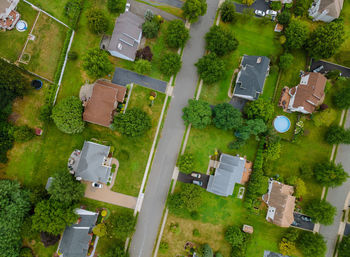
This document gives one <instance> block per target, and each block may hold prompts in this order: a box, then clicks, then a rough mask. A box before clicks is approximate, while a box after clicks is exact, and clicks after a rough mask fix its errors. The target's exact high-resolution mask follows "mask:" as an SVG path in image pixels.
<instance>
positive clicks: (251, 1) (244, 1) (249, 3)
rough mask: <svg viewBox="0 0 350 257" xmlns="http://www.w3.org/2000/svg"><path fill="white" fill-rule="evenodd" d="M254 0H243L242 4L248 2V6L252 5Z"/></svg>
mask: <svg viewBox="0 0 350 257" xmlns="http://www.w3.org/2000/svg"><path fill="white" fill-rule="evenodd" d="M254 2H255V0H242V4H246V5H248V6H251V5H252V4H253V3H254Z"/></svg>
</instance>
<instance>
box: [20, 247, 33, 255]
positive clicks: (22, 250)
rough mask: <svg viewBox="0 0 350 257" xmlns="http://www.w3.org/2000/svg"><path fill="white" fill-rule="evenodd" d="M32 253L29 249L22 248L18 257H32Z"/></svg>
mask: <svg viewBox="0 0 350 257" xmlns="http://www.w3.org/2000/svg"><path fill="white" fill-rule="evenodd" d="M33 256H34V255H33V251H32V249H30V248H29V247H23V248H21V251H20V253H19V257H33Z"/></svg>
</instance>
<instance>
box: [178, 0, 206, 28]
mask: <svg viewBox="0 0 350 257" xmlns="http://www.w3.org/2000/svg"><path fill="white" fill-rule="evenodd" d="M182 10H183V16H184V17H185V18H186V19H188V20H189V21H190V22H191V23H193V22H195V21H197V20H198V17H199V16H203V15H204V14H205V13H206V12H207V2H206V0H186V2H185V3H184V5H183V6H182Z"/></svg>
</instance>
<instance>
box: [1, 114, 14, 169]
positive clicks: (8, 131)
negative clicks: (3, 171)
mask: <svg viewBox="0 0 350 257" xmlns="http://www.w3.org/2000/svg"><path fill="white" fill-rule="evenodd" d="M12 127H13V126H12V125H11V124H10V123H7V122H2V121H0V162H1V163H6V162H7V160H8V158H7V151H8V150H9V149H11V148H12V146H13V141H14V138H13V133H12V130H13V128H12Z"/></svg>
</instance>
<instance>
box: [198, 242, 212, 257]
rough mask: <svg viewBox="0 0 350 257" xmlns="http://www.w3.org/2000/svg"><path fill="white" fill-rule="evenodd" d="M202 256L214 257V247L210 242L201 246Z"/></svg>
mask: <svg viewBox="0 0 350 257" xmlns="http://www.w3.org/2000/svg"><path fill="white" fill-rule="evenodd" d="M200 256H201V257H213V256H214V253H213V249H211V247H210V245H209V244H204V245H202V246H201V248H200Z"/></svg>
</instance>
